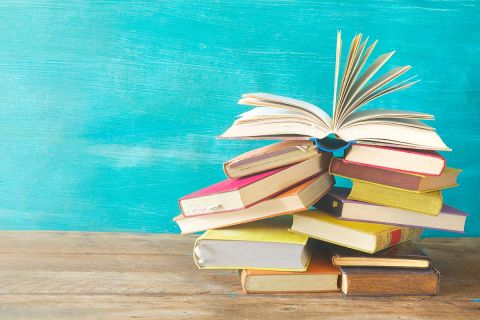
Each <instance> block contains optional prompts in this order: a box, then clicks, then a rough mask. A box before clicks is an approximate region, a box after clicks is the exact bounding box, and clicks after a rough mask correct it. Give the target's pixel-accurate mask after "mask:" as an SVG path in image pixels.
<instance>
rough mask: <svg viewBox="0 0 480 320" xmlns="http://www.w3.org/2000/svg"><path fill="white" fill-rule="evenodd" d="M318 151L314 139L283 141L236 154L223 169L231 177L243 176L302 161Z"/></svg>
mask: <svg viewBox="0 0 480 320" xmlns="http://www.w3.org/2000/svg"><path fill="white" fill-rule="evenodd" d="M318 153H319V150H318V149H317V148H316V147H315V144H314V143H313V142H312V141H308V140H292V141H281V142H277V143H274V144H270V145H267V146H264V147H261V148H257V149H254V150H251V151H248V152H246V153H243V154H241V155H239V156H236V157H235V158H233V159H230V160H228V161H226V162H225V163H224V164H223V170H224V172H225V174H226V175H227V177H229V178H230V179H235V178H241V177H246V176H249V175H252V174H257V173H260V172H264V171H268V170H273V169H276V168H279V167H283V166H286V165H290V164H293V163H296V162H300V161H303V160H306V159H308V158H310V157H312V156H314V155H316V154H318Z"/></svg>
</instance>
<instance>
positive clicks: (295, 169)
mask: <svg viewBox="0 0 480 320" xmlns="http://www.w3.org/2000/svg"><path fill="white" fill-rule="evenodd" d="M330 158H331V155H330V154H328V153H321V154H317V155H315V156H313V157H311V158H309V159H307V160H305V161H302V162H299V163H296V164H292V165H289V166H285V167H281V168H278V169H273V170H270V171H266V172H262V173H259V174H256V175H253V176H249V177H244V178H239V179H227V180H224V181H221V182H219V183H216V184H214V185H211V186H209V187H207V188H204V189H202V190H199V191H196V192H194V193H191V194H189V195H186V196H184V197H183V198H181V199H180V200H179V203H180V208H181V210H182V213H183V215H184V216H186V217H191V216H197V215H204V214H210V213H219V212H228V211H235V210H242V209H246V208H249V207H251V206H252V205H254V204H256V203H259V202H260V201H262V200H265V199H269V198H273V197H275V196H276V195H278V194H280V193H282V192H284V191H286V190H287V189H289V188H292V187H294V186H296V185H298V184H300V183H302V182H304V181H306V180H308V179H310V178H312V177H314V176H315V175H317V174H319V173H320V172H323V171H326V170H327V169H328V165H329V163H330Z"/></svg>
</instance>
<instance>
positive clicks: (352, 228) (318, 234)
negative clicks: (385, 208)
mask: <svg viewBox="0 0 480 320" xmlns="http://www.w3.org/2000/svg"><path fill="white" fill-rule="evenodd" d="M291 230H292V231H293V232H296V233H298V234H303V235H307V236H309V237H312V238H315V239H319V240H322V241H325V242H329V243H333V244H336V245H339V246H343V247H347V248H350V249H354V250H359V251H363V252H367V253H375V252H377V251H380V250H383V249H386V248H389V247H392V246H394V245H396V244H398V243H402V242H405V241H408V240H411V239H414V238H417V237H418V236H419V235H420V234H421V232H422V229H420V228H411V227H399V226H392V225H387V224H378V223H367V222H357V221H346V220H340V219H337V218H335V217H333V216H331V215H329V214H327V213H325V212H323V211H321V210H306V211H301V212H298V213H295V214H294V216H293V224H292V228H291Z"/></svg>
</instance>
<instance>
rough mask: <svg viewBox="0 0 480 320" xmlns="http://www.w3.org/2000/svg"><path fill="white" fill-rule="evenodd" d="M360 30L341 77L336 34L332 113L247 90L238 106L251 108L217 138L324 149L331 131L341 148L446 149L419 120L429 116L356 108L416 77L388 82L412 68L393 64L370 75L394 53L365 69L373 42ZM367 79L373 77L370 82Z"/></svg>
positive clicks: (384, 56) (408, 85)
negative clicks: (310, 143) (294, 142)
mask: <svg viewBox="0 0 480 320" xmlns="http://www.w3.org/2000/svg"><path fill="white" fill-rule="evenodd" d="M362 38H363V36H362V35H361V34H358V35H356V36H355V37H354V38H353V40H352V42H351V44H350V49H349V51H348V55H347V58H346V60H345V64H344V66H343V68H342V69H343V75H340V69H341V68H340V60H341V51H342V37H341V33H340V32H338V34H337V49H336V63H335V77H334V86H333V97H334V98H333V111H332V116H331V117H330V116H329V115H328V114H327V113H326V112H325V111H324V110H322V109H321V108H319V107H317V106H315V105H313V104H311V103H308V102H305V101H302V100H297V99H292V98H288V97H283V96H279V95H273V94H268V93H247V94H244V95H243V96H242V98H241V99H240V100H239V104H243V105H249V106H253V107H255V108H254V109H252V110H250V111H247V112H245V113H243V114H241V115H240V116H239V118H238V119H237V120H235V122H234V123H233V124H232V126H231V127H230V128H229V129H228V130H227V131H225V132H224V133H223V134H222V135H221V136H220V138H224V139H269V140H270V139H280V140H289V139H309V138H314V139H316V143H317V145H318V146H319V147H321V148H324V150H331V149H329V148H330V147H329V143H328V142H329V141H330V139H327V138H328V137H329V135H333V136H335V137H336V138H338V139H337V140H336V141H337V142H338V141H339V140H340V142H341V143H340V146H338V144H334V146H335V148H336V149H340V148H342V147H343V148H345V147H347V146H348V145H349V144H350V143H351V142H353V141H356V142H358V143H362V144H375V145H383V146H392V147H399V148H410V149H428V150H450V149H449V148H448V147H447V146H446V145H445V143H444V142H443V141H442V139H441V138H440V137H439V135H438V134H437V133H436V132H435V129H434V128H432V127H430V126H428V125H426V124H425V123H424V122H422V121H421V120H431V119H433V116H432V115H429V114H424V113H419V112H412V111H400V110H384V109H373V110H364V111H357V110H358V109H359V108H360V107H362V106H364V105H365V104H367V103H370V102H371V101H373V100H375V99H376V98H378V97H381V96H383V95H385V94H388V93H392V92H395V91H398V90H401V89H405V88H408V87H410V86H411V85H413V84H414V83H415V82H416V81H411V80H412V79H413V78H408V79H405V80H402V81H399V82H397V83H395V84H392V81H393V80H395V79H397V78H398V77H400V76H401V75H403V74H404V73H405V72H407V71H408V70H409V69H410V68H411V66H401V67H396V68H393V69H392V70H390V71H388V72H387V73H385V74H383V75H381V76H378V77H374V76H375V75H376V73H377V72H378V71H379V70H380V68H381V67H382V66H383V65H385V64H386V62H387V61H388V60H389V59H390V58H391V57H392V55H393V54H394V51H392V52H389V53H386V54H383V55H381V56H379V57H378V58H376V60H375V61H374V62H373V63H372V64H371V65H370V66H369V67H368V68H366V69H364V66H365V65H366V62H367V59H368V58H369V57H370V55H371V54H372V52H373V49H374V47H375V45H376V44H377V42H376V41H375V42H373V43H372V44H371V45H369V46H367V41H368V39H367V40H364V41H362ZM371 79H374V80H372V81H370V80H371Z"/></svg>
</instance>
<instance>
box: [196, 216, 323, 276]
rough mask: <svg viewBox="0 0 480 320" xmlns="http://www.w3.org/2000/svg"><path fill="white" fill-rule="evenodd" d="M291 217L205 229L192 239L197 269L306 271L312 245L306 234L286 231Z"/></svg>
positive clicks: (313, 244) (313, 245)
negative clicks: (193, 240) (195, 239)
mask: <svg viewBox="0 0 480 320" xmlns="http://www.w3.org/2000/svg"><path fill="white" fill-rule="evenodd" d="M291 225H292V216H290V215H286V216H280V217H275V218H271V219H266V220H260V221H255V222H251V223H247V224H243V225H238V226H233V227H228V228H223V229H217V230H208V231H207V232H205V233H204V234H203V235H201V236H200V237H199V238H198V239H197V241H196V242H195V246H194V249H193V257H194V260H195V263H196V265H197V266H198V267H199V268H200V269H259V270H276V271H305V270H306V268H307V266H308V263H309V262H310V258H311V257H312V252H313V249H314V247H315V242H314V240H309V239H308V236H305V235H300V234H295V233H293V232H289V231H288V229H289V228H290V226H291Z"/></svg>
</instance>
